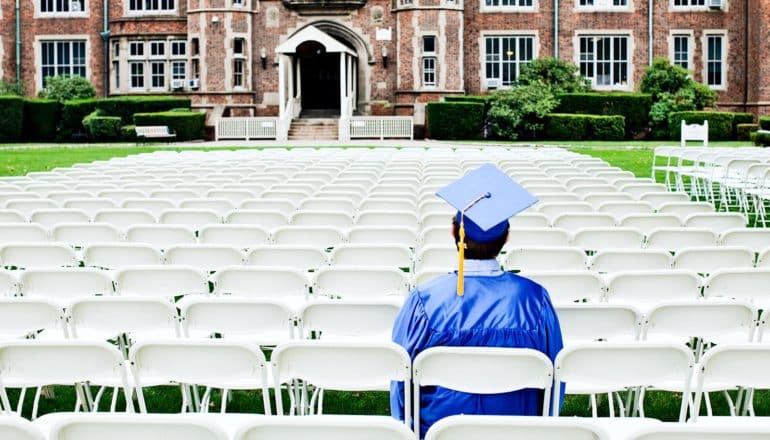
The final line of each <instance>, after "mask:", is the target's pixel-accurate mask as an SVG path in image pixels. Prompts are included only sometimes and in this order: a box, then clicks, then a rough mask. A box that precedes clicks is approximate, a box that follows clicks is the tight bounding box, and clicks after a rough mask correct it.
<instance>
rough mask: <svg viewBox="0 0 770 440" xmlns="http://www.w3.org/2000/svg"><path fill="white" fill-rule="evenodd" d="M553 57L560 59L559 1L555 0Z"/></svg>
mask: <svg viewBox="0 0 770 440" xmlns="http://www.w3.org/2000/svg"><path fill="white" fill-rule="evenodd" d="M553 57H554V58H559V0H553Z"/></svg>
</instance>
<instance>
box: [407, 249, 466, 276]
mask: <svg viewBox="0 0 770 440" xmlns="http://www.w3.org/2000/svg"><path fill="white" fill-rule="evenodd" d="M457 261H458V260H457V248H456V247H455V246H441V245H427V246H423V247H422V248H420V251H419V252H418V253H417V257H416V259H415V270H419V271H424V270H440V271H441V272H444V273H446V272H450V271H452V270H455V269H456V268H457Z"/></svg>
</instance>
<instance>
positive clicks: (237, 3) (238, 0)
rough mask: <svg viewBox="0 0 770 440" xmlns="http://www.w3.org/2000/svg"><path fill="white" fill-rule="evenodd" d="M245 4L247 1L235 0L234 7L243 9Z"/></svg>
mask: <svg viewBox="0 0 770 440" xmlns="http://www.w3.org/2000/svg"><path fill="white" fill-rule="evenodd" d="M244 4H245V0H233V6H236V7H241V6H243V5H244Z"/></svg>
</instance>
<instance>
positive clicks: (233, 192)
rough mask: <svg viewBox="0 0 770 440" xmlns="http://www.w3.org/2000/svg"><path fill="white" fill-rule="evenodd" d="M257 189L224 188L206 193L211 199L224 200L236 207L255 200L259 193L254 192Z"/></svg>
mask: <svg viewBox="0 0 770 440" xmlns="http://www.w3.org/2000/svg"><path fill="white" fill-rule="evenodd" d="M254 189H256V188H251V189H247V188H244V187H241V188H222V189H213V190H211V191H209V192H207V193H206V197H207V198H209V199H224V200H229V201H230V203H232V204H233V205H235V206H238V205H240V204H241V203H242V202H243V201H244V200H249V199H253V198H254V197H256V196H257V194H258V193H259V192H257V191H254ZM260 189H261V187H260Z"/></svg>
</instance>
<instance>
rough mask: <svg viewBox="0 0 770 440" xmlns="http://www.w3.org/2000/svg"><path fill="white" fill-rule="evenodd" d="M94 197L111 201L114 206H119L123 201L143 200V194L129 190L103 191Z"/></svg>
mask: <svg viewBox="0 0 770 440" xmlns="http://www.w3.org/2000/svg"><path fill="white" fill-rule="evenodd" d="M96 196H97V197H99V198H102V199H108V200H112V201H113V202H114V203H115V205H118V206H120V205H121V204H122V203H123V201H124V200H127V199H141V198H144V193H143V192H141V191H137V190H130V189H105V190H103V191H99V192H98V193H96Z"/></svg>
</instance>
